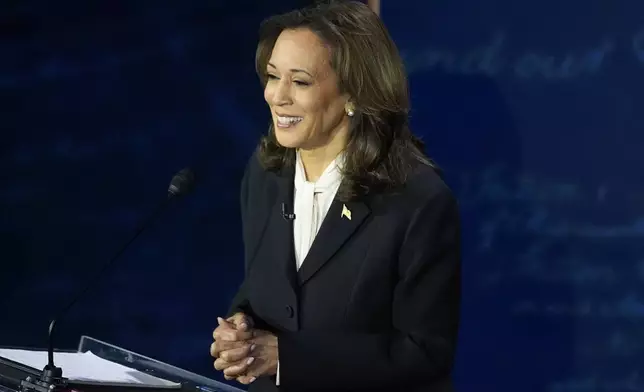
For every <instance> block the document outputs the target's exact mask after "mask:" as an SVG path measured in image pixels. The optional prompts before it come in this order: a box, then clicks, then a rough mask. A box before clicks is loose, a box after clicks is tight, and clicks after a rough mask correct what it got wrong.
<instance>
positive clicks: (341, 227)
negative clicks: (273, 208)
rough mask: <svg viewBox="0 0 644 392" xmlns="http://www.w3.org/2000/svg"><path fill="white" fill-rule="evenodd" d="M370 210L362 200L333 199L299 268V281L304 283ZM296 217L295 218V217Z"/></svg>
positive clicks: (334, 251) (338, 247)
mask: <svg viewBox="0 0 644 392" xmlns="http://www.w3.org/2000/svg"><path fill="white" fill-rule="evenodd" d="M370 212H371V210H370V209H369V207H368V206H367V204H365V203H364V202H362V201H352V202H348V203H343V202H341V201H339V200H338V199H335V200H333V203H331V207H330V208H329V212H328V213H327V215H326V217H325V218H324V221H323V222H322V226H321V227H320V230H319V231H318V233H317V235H316V236H315V239H314V240H313V244H312V245H311V249H310V250H309V252H308V254H307V256H306V258H305V259H304V262H303V263H302V266H301V267H300V270H299V271H298V273H297V277H298V278H299V283H300V284H301V285H302V284H304V283H306V281H307V280H309V279H311V277H312V276H313V275H314V274H315V273H316V272H317V271H318V270H319V269H320V268H321V267H322V266H323V265H324V264H325V263H326V262H327V261H329V259H330V258H331V257H333V255H334V254H335V253H336V252H337V251H338V250H339V249H340V248H341V247H342V245H343V244H344V243H345V242H346V241H347V240H348V239H349V238H350V237H351V235H352V234H353V233H354V232H355V231H356V230H357V229H358V228H359V227H360V225H361V224H362V222H363V221H364V220H365V219H366V218H367V216H369V214H370ZM296 219H297V218H296Z"/></svg>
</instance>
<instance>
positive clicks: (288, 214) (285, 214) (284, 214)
mask: <svg viewBox="0 0 644 392" xmlns="http://www.w3.org/2000/svg"><path fill="white" fill-rule="evenodd" d="M286 209H287V208H286V203H282V218H284V220H285V221H293V220H295V214H294V213H292V212H287V211H286Z"/></svg>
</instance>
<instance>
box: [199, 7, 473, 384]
mask: <svg viewBox="0 0 644 392" xmlns="http://www.w3.org/2000/svg"><path fill="white" fill-rule="evenodd" d="M260 35H261V39H260V43H259V46H258V49H257V55H256V68H257V72H258V73H259V75H260V79H261V82H262V84H263V86H264V97H265V99H266V102H267V103H268V106H269V108H270V111H271V114H272V120H273V121H272V125H271V126H270V128H269V132H268V134H267V136H266V137H264V138H263V139H262V141H261V143H260V145H259V147H258V150H257V152H256V154H255V155H253V157H252V158H251V160H250V162H249V164H248V166H247V169H246V173H245V175H244V179H243V182H242V190H241V205H242V220H243V227H244V230H243V235H244V248H245V279H244V282H243V283H242V285H241V288H240V289H239V292H238V294H237V296H236V297H235V299H234V300H233V305H232V309H231V311H230V314H229V317H228V319H227V320H223V319H222V318H219V319H218V320H219V326H218V327H217V329H215V331H214V332H213V335H214V339H215V342H214V343H213V344H212V346H211V354H212V355H213V357H215V358H217V359H216V360H215V364H214V366H215V368H216V369H218V370H222V371H223V372H224V375H225V377H226V378H227V379H237V380H238V381H239V382H241V383H243V384H251V386H250V391H277V390H283V391H310V390H319V391H336V390H351V391H440V392H442V391H451V390H452V386H451V381H450V373H451V369H452V363H453V360H454V352H455V345H456V336H457V329H458V320H459V319H458V315H459V298H460V291H459V290H460V289H459V281H460V270H459V267H460V250H459V247H460V243H459V242H460V232H459V218H458V211H457V205H456V202H455V200H454V198H453V196H452V193H451V192H450V190H449V189H448V187H447V186H446V185H445V184H444V183H443V181H441V179H440V177H439V175H438V174H437V173H436V169H435V168H434V166H433V164H432V163H431V161H430V160H429V159H428V158H426V157H425V156H424V154H423V153H422V152H421V147H420V143H419V141H418V140H417V139H416V138H415V137H414V136H413V135H412V133H411V132H410V130H409V128H408V110H409V103H408V92H407V80H406V75H405V72H404V69H403V64H402V61H401V58H400V56H399V54H398V52H397V49H396V47H395V45H394V43H393V42H392V40H391V38H390V37H389V35H388V33H387V31H386V30H385V28H384V26H383V24H382V22H381V21H380V19H379V18H378V17H377V15H376V14H375V13H373V12H372V11H371V10H370V9H369V8H368V7H367V6H366V5H364V4H361V3H358V2H341V3H331V4H322V5H317V6H315V7H311V8H306V9H303V10H300V11H294V12H291V13H288V14H285V15H280V16H276V17H273V18H270V19H268V20H267V21H265V22H264V24H263V25H262V28H261V34H260Z"/></svg>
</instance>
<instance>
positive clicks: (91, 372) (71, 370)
mask: <svg viewBox="0 0 644 392" xmlns="http://www.w3.org/2000/svg"><path fill="white" fill-rule="evenodd" d="M0 357H4V358H6V359H9V360H11V361H14V362H18V363H21V364H23V365H27V366H30V367H32V368H36V369H43V368H44V367H45V365H47V362H48V360H47V351H32V350H17V349H6V348H0ZM54 363H55V364H56V366H57V367H59V368H61V369H63V377H65V378H67V379H68V380H70V381H79V382H87V383H101V384H110V385H114V386H121V385H133V384H136V386H139V387H140V386H149V387H156V388H159V387H160V388H180V387H181V384H178V383H175V382H172V381H168V380H164V379H161V378H158V377H155V376H151V375H149V374H146V373H143V372H140V371H138V370H135V369H132V368H129V367H127V366H123V365H120V364H118V363H115V362H111V361H108V360H106V359H103V358H101V357H98V356H96V355H94V354H93V353H92V352H91V351H87V352H84V353H78V352H72V353H66V352H55V353H54Z"/></svg>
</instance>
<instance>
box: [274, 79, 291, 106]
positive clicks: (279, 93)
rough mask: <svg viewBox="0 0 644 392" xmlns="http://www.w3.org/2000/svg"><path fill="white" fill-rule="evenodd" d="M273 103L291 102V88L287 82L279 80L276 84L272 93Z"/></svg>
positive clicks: (285, 103) (284, 103)
mask: <svg viewBox="0 0 644 392" xmlns="http://www.w3.org/2000/svg"><path fill="white" fill-rule="evenodd" d="M273 101H274V104H275V105H287V104H290V103H292V98H291V88H290V85H289V84H288V82H285V81H284V80H281V81H280V82H279V83H278V84H277V85H276V86H275V91H274V93H273Z"/></svg>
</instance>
